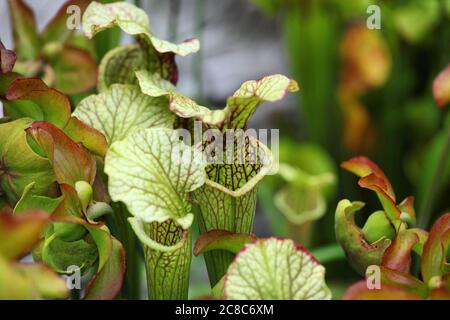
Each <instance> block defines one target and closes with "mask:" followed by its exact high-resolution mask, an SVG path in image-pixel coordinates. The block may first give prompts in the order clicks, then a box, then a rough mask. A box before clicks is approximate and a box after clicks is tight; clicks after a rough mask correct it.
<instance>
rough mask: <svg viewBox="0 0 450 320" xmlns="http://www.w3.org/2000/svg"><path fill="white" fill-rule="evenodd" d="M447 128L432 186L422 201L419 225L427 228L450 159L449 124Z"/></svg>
mask: <svg viewBox="0 0 450 320" xmlns="http://www.w3.org/2000/svg"><path fill="white" fill-rule="evenodd" d="M446 130H447V132H446V134H445V136H444V141H443V145H442V149H441V152H440V155H439V158H438V162H437V164H436V166H435V168H434V171H433V177H432V180H431V184H430V187H429V188H427V190H426V191H425V192H426V193H425V196H424V201H423V202H422V205H421V207H420V214H419V226H420V227H422V228H425V229H426V228H427V227H428V225H429V223H430V219H431V215H432V211H433V207H434V203H435V201H436V197H437V195H438V193H439V189H440V188H441V184H442V178H443V175H444V171H445V169H446V166H447V164H448V160H449V153H450V125H447V127H446Z"/></svg>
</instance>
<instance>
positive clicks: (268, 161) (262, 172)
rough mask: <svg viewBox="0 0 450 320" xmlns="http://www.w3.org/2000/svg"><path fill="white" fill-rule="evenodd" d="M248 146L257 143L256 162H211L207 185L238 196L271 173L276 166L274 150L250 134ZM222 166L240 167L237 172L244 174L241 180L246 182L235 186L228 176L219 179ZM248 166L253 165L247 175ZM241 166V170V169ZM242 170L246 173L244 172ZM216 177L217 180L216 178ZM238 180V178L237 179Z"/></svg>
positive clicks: (208, 166)
mask: <svg viewBox="0 0 450 320" xmlns="http://www.w3.org/2000/svg"><path fill="white" fill-rule="evenodd" d="M248 141H249V143H248V146H250V145H256V148H257V150H258V151H257V157H258V160H257V162H256V163H251V164H245V163H244V164H236V165H235V164H209V165H207V167H206V173H207V177H208V178H207V179H206V181H205V185H207V186H209V187H211V188H214V189H216V190H218V191H221V192H223V193H225V194H227V195H229V196H231V197H234V198H238V197H241V196H243V195H245V194H246V193H248V192H250V191H251V190H252V189H253V188H255V187H256V186H257V184H258V182H260V181H261V180H262V179H263V178H264V176H266V175H268V174H271V173H272V172H273V171H272V170H273V168H274V159H273V156H272V152H271V151H270V149H269V148H268V147H267V146H266V145H264V144H263V143H262V142H260V141H259V140H257V139H256V138H254V137H251V136H249V137H248ZM221 166H230V167H231V166H235V167H237V168H238V169H237V170H236V172H235V173H237V172H240V173H241V175H244V177H241V181H243V179H245V180H246V181H245V183H244V184H242V183H241V182H240V181H238V182H237V186H238V188H234V186H233V184H234V183H233V181H232V178H230V179H227V177H226V176H225V177H220V178H222V179H221V180H222V181H217V177H219V176H220V173H219V174H217V172H218V171H220V169H221V168H220V167H221ZM246 166H249V167H251V170H250V174H249V175H247V172H246ZM239 168H241V170H239ZM242 171H243V172H244V173H242ZM214 178H216V180H214ZM236 180H237V179H236ZM227 181H231V183H230V184H229V183H227Z"/></svg>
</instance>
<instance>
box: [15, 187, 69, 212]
mask: <svg viewBox="0 0 450 320" xmlns="http://www.w3.org/2000/svg"><path fill="white" fill-rule="evenodd" d="M34 185H35V182H32V183H30V184H29V185H27V186H26V187H25V189H24V190H23V194H22V197H21V198H20V200H19V201H18V202H17V204H16V206H15V207H14V214H16V215H17V214H20V213H22V212H25V211H27V210H31V209H36V210H42V211H44V212H48V213H52V212H53V211H55V209H56V208H57V207H58V206H59V204H60V203H61V201H62V197H59V198H49V197H44V196H39V195H35V194H33V193H34V192H33V189H34Z"/></svg>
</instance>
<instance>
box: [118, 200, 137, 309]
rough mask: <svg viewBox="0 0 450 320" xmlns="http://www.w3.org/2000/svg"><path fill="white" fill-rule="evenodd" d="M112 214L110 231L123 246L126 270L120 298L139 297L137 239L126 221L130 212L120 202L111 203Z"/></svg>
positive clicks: (132, 298) (133, 298)
mask: <svg viewBox="0 0 450 320" xmlns="http://www.w3.org/2000/svg"><path fill="white" fill-rule="evenodd" d="M112 207H113V209H114V214H113V216H112V220H113V221H112V225H111V226H112V233H113V235H114V236H115V237H116V238H117V239H118V240H119V241H120V242H121V243H122V245H123V246H124V248H125V256H126V265H127V270H126V273H125V279H124V285H123V287H122V291H121V298H125V299H131V300H136V299H139V298H140V294H139V288H140V280H141V279H140V272H139V271H140V270H139V254H138V250H137V247H138V241H137V238H136V236H135V235H134V232H133V230H132V229H131V227H130V225H129V223H128V220H127V219H128V217H129V216H130V214H129V213H128V210H127V209H126V207H125V205H124V204H122V203H113V204H112Z"/></svg>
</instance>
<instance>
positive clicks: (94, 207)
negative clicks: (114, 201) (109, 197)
mask: <svg viewBox="0 0 450 320" xmlns="http://www.w3.org/2000/svg"><path fill="white" fill-rule="evenodd" d="M112 213H113V209H112V208H111V206H110V205H109V204H107V203H106V202H94V203H92V204H91V205H90V206H89V207H88V209H87V217H88V218H89V219H90V220H95V219H98V218H100V217H102V216H104V215H106V214H112Z"/></svg>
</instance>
